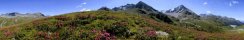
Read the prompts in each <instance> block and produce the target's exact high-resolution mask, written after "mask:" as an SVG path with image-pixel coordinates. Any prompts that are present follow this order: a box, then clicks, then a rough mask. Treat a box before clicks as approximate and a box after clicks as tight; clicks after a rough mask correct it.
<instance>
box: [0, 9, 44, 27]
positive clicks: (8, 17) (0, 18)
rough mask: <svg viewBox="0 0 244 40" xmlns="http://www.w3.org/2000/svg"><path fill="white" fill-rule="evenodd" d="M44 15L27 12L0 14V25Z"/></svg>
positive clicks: (13, 23)
mask: <svg viewBox="0 0 244 40" xmlns="http://www.w3.org/2000/svg"><path fill="white" fill-rule="evenodd" d="M44 17H45V15H43V14H42V13H27V14H21V13H17V12H12V13H6V14H2V15H0V27H3V26H10V25H15V24H20V23H25V22H29V21H32V20H35V19H39V18H44Z"/></svg>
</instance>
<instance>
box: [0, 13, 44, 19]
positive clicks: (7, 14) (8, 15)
mask: <svg viewBox="0 0 244 40" xmlns="http://www.w3.org/2000/svg"><path fill="white" fill-rule="evenodd" d="M0 17H5V18H14V17H34V18H35V17H45V15H44V14H42V13H26V14H21V13H18V12H12V13H6V14H2V15H0Z"/></svg>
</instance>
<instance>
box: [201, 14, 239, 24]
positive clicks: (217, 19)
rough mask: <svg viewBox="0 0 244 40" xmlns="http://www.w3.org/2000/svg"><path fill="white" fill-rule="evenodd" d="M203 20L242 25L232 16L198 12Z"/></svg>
mask: <svg viewBox="0 0 244 40" xmlns="http://www.w3.org/2000/svg"><path fill="white" fill-rule="evenodd" d="M200 16H201V19H203V20H214V21H215V22H219V23H223V24H224V25H226V26H228V25H242V22H241V21H239V20H236V19H234V18H229V17H223V16H217V15H213V14H200Z"/></svg>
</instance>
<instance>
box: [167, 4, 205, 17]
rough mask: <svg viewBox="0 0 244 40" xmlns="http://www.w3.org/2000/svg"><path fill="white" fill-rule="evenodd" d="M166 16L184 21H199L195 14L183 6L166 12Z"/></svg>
mask: <svg viewBox="0 0 244 40" xmlns="http://www.w3.org/2000/svg"><path fill="white" fill-rule="evenodd" d="M165 14H166V15H170V16H173V17H175V18H178V19H181V20H186V19H199V17H200V16H198V15H197V14H196V13H194V12H193V11H191V10H190V9H188V8H186V7H185V6H184V5H180V6H178V7H176V8H174V9H170V10H167V11H166V12H165Z"/></svg>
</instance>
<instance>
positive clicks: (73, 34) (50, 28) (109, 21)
mask: <svg viewBox="0 0 244 40" xmlns="http://www.w3.org/2000/svg"><path fill="white" fill-rule="evenodd" d="M155 31H163V32H167V33H169V35H168V36H159V35H155ZM103 34H104V35H103ZM0 39H52V40H54V39H70V40H71V39H73V40H74V39H87V40H89V39H90V40H91V39H139V40H141V39H151V40H152V39H158V40H162V39H165V40H169V39H171V40H174V39H176V40H196V39H197V40H201V39H202V40H204V39H205V40H214V39H218V40H224V39H225V40H238V39H243V38H242V37H241V36H237V34H228V33H208V32H204V31H197V30H194V29H191V28H187V29H186V28H183V27H177V26H173V25H170V24H166V23H163V22H160V21H155V20H153V19H151V18H149V17H145V16H140V15H134V14H127V13H123V12H109V11H90V12H76V13H70V14H64V15H59V16H54V17H48V18H43V19H39V20H35V21H32V22H29V23H24V24H19V25H13V26H9V27H4V28H1V29H0Z"/></svg>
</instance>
